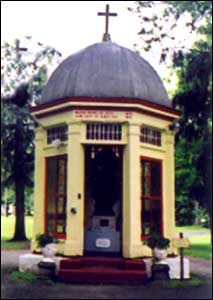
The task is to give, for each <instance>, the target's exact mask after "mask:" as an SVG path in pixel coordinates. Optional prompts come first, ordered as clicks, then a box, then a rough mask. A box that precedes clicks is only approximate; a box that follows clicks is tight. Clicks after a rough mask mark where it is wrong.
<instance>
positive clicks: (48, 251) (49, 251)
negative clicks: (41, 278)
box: [41, 243, 57, 262]
mask: <svg viewBox="0 0 213 300" xmlns="http://www.w3.org/2000/svg"><path fill="white" fill-rule="evenodd" d="M41 252H42V254H43V256H44V259H43V261H50V262H51V261H53V258H54V256H55V255H56V252H57V246H56V244H54V243H51V244H47V245H46V246H45V247H42V248H41Z"/></svg>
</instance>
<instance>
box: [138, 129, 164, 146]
mask: <svg viewBox="0 0 213 300" xmlns="http://www.w3.org/2000/svg"><path fill="white" fill-rule="evenodd" d="M140 141H141V142H142V143H146V144H151V145H155V146H161V144H162V141H161V131H160V130H158V129H153V128H150V127H147V126H142V127H141V135H140Z"/></svg>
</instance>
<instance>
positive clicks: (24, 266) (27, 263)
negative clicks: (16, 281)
mask: <svg viewBox="0 0 213 300" xmlns="http://www.w3.org/2000/svg"><path fill="white" fill-rule="evenodd" d="M43 258H44V257H43V255H39V254H31V253H29V254H24V255H20V256H19V271H20V272H29V273H33V274H36V275H42V274H44V272H45V270H42V269H41V268H39V267H38V263H39V262H40V261H42V260H43ZM61 259H62V258H61V257H54V261H55V263H56V272H57V270H58V269H59V262H60V260H61Z"/></svg>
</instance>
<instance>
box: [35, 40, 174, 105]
mask: <svg viewBox="0 0 213 300" xmlns="http://www.w3.org/2000/svg"><path fill="white" fill-rule="evenodd" d="M67 97H91V98H129V99H132V98H134V99H143V100H148V101H150V102H153V103H157V104H160V105H164V106H167V107H170V106H171V104H170V101H169V99H168V95H167V92H166V90H165V88H164V86H163V83H162V81H161V79H160V77H159V76H158V74H157V73H156V71H155V70H154V69H153V67H152V66H151V65H150V64H149V63H148V62H147V61H146V60H144V59H143V58H142V57H141V56H140V55H139V54H137V53H135V52H133V51H132V50H129V49H127V48H124V47H121V46H119V45H117V44H115V43H112V42H102V43H97V44H94V45H91V46H89V47H87V48H85V49H83V50H81V51H80V52H78V53H76V54H74V55H71V56H69V57H68V58H67V59H65V60H64V61H63V62H62V63H61V64H60V65H59V67H58V68H57V69H56V70H55V72H54V73H53V74H52V76H51V77H50V79H49V81H48V83H47V85H46V87H45V88H44V91H43V95H42V99H41V103H46V102H49V101H52V100H56V99H63V98H67Z"/></svg>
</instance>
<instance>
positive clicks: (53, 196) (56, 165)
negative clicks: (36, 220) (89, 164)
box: [46, 156, 67, 238]
mask: <svg viewBox="0 0 213 300" xmlns="http://www.w3.org/2000/svg"><path fill="white" fill-rule="evenodd" d="M46 160H47V168H46V178H47V193H46V204H47V205H46V231H47V232H48V233H51V234H53V235H55V236H58V237H61V238H63V237H65V233H66V178H67V174H66V162H67V158H66V156H57V157H50V158H47V159H46Z"/></svg>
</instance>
